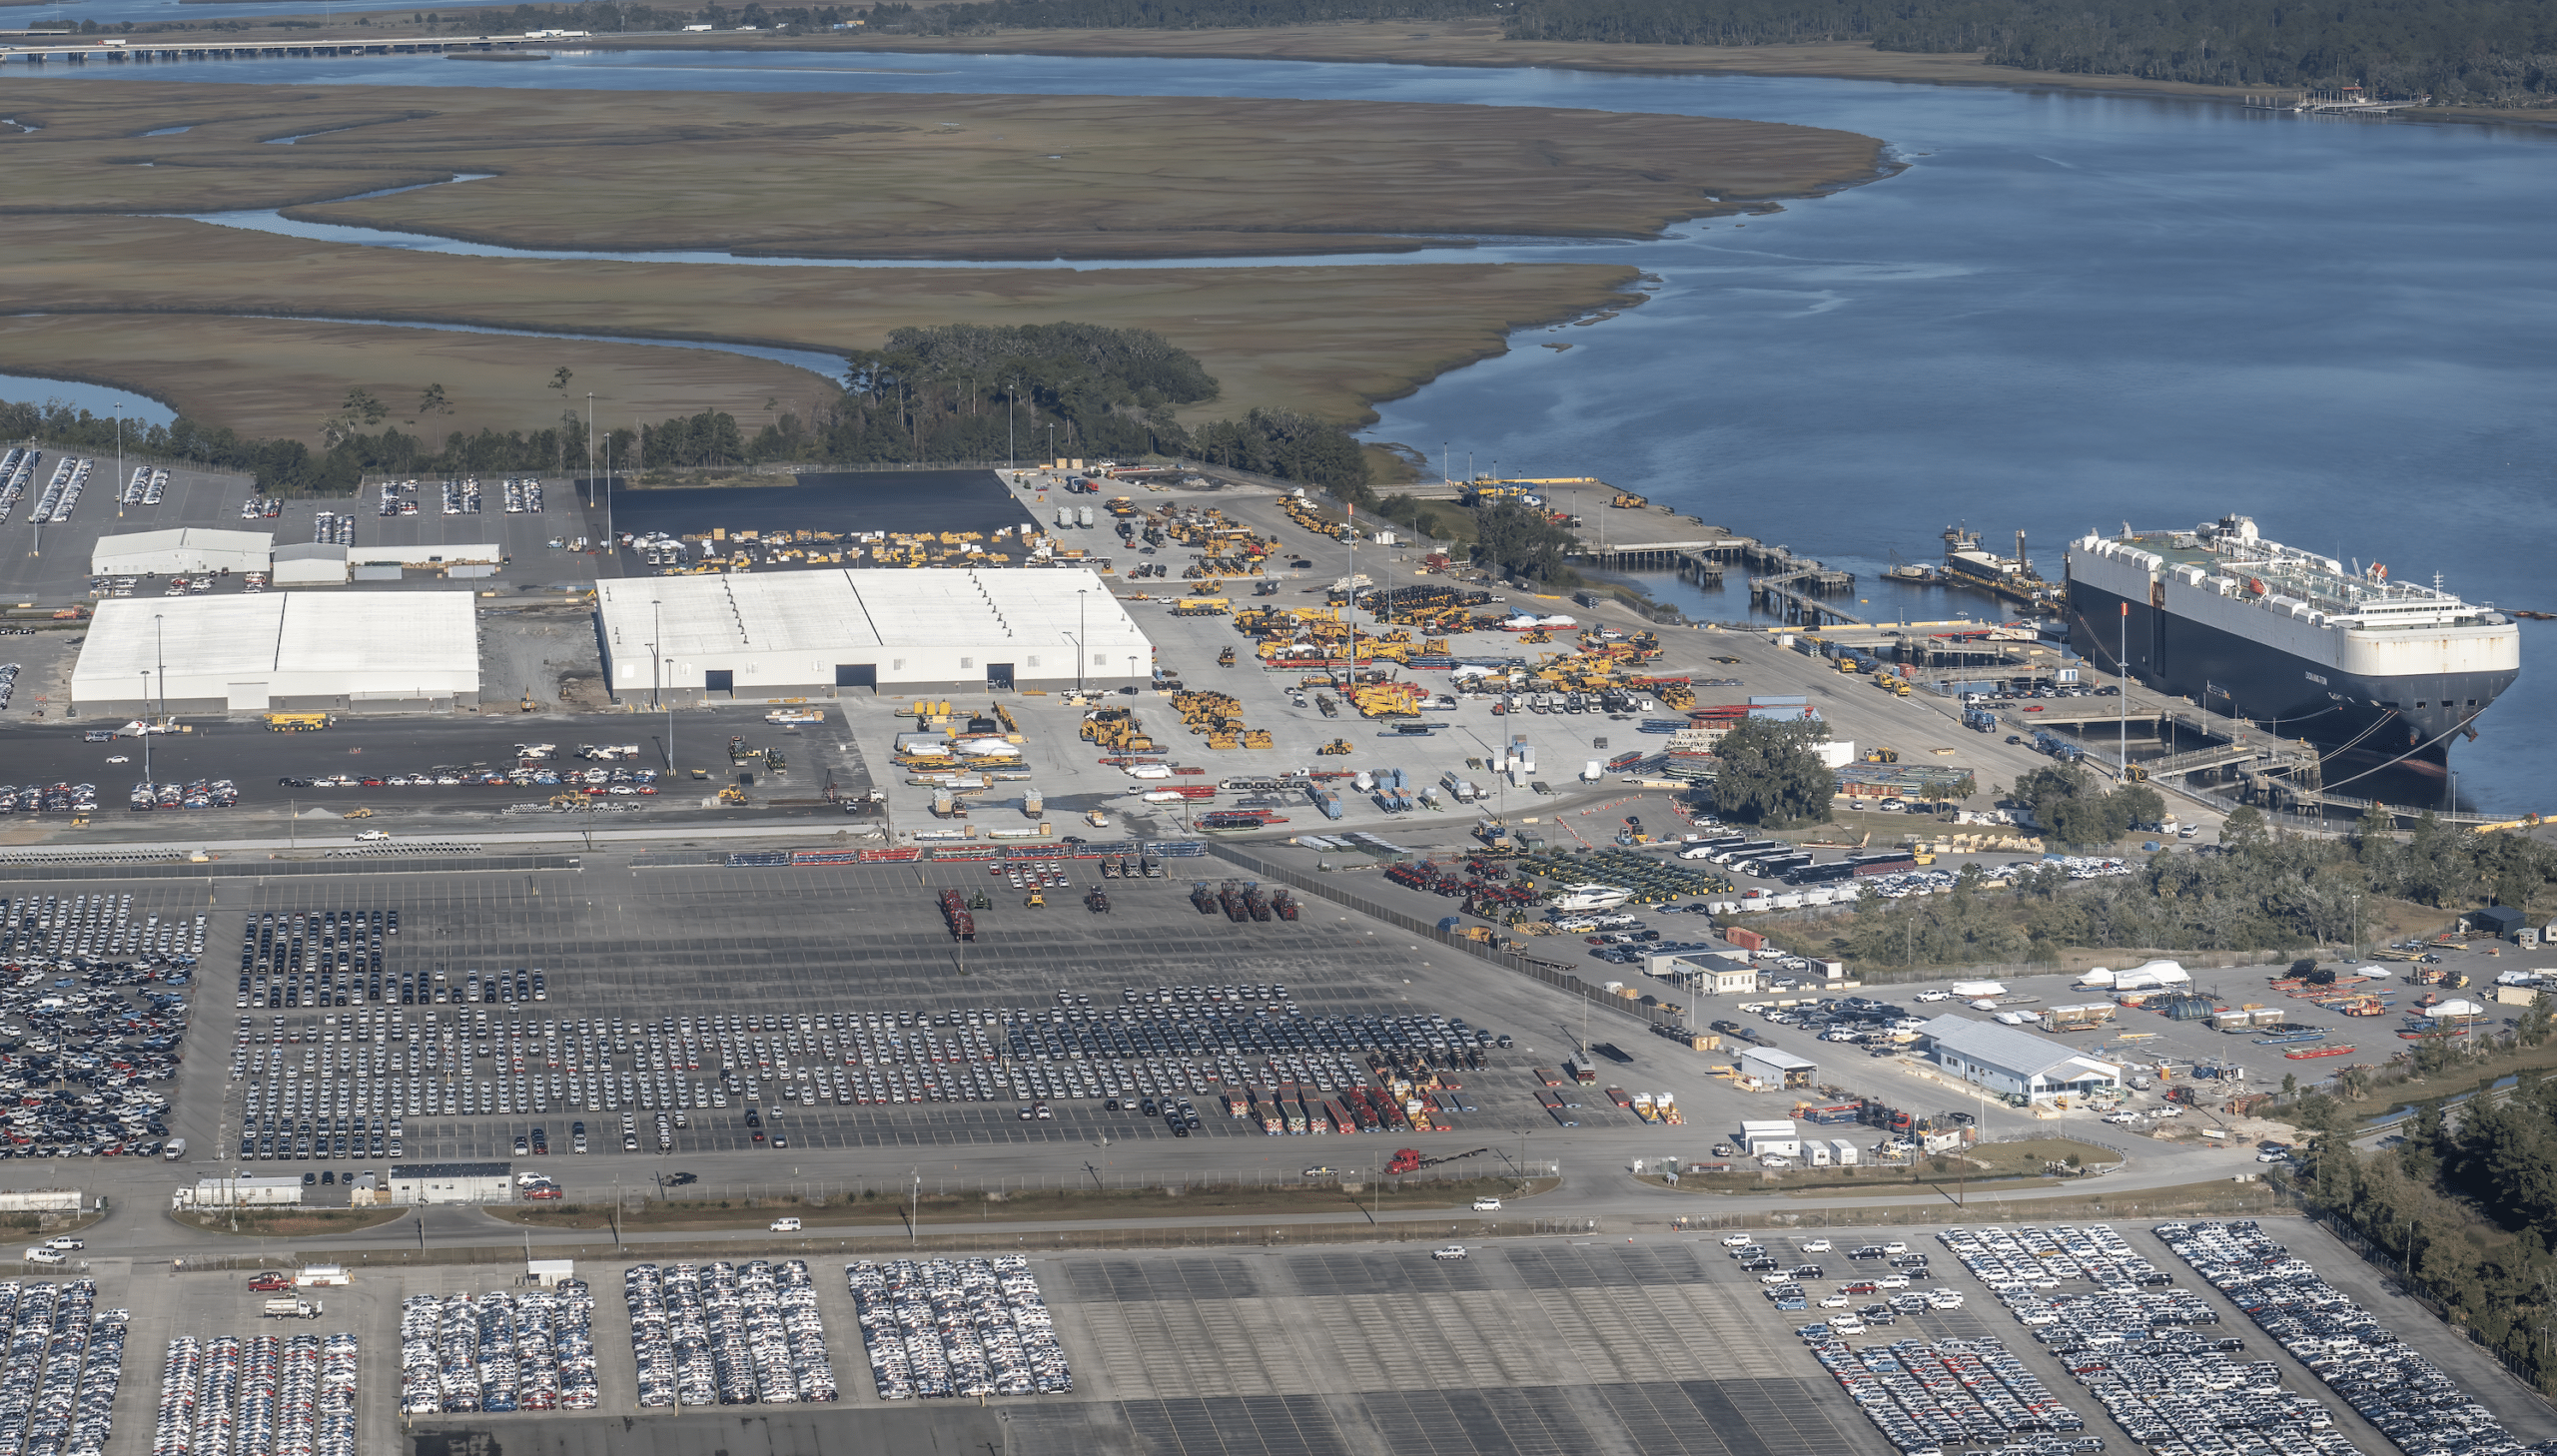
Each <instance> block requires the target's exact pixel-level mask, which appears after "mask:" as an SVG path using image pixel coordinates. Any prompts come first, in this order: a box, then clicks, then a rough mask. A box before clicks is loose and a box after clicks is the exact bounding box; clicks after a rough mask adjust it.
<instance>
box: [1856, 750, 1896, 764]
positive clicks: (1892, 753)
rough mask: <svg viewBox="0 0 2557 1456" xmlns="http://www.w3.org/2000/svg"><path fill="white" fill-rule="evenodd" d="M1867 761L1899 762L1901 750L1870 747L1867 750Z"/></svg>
mask: <svg viewBox="0 0 2557 1456" xmlns="http://www.w3.org/2000/svg"><path fill="white" fill-rule="evenodd" d="M1865 762H1867V763H1898V762H1900V750H1899V749H1897V748H1868V749H1866V750H1865Z"/></svg>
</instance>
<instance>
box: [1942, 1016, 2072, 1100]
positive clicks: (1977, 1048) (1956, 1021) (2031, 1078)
mask: <svg viewBox="0 0 2557 1456" xmlns="http://www.w3.org/2000/svg"><path fill="white" fill-rule="evenodd" d="M1918 1035H1919V1037H1920V1038H1921V1039H1923V1041H1924V1043H1925V1045H1926V1047H1927V1050H1928V1053H1929V1055H1930V1056H1931V1057H1932V1058H1933V1059H1934V1061H1935V1064H1936V1066H1937V1067H1938V1068H1939V1069H1941V1070H1942V1071H1943V1072H1944V1073H1945V1074H1946V1075H1947V1076H1949V1077H1953V1078H1957V1079H1959V1080H1961V1081H1963V1082H1967V1083H1971V1084H1972V1085H1974V1086H1976V1087H1979V1088H1981V1089H1983V1090H1985V1091H1987V1092H1991V1093H1992V1094H1994V1095H1997V1096H2000V1097H2004V1098H2007V1099H2010V1100H2018V1099H2021V1100H2024V1101H2028V1102H2038V1101H2045V1100H2048V1099H2050V1098H2052V1097H2059V1096H2066V1095H2069V1094H2070V1093H2073V1092H2075V1093H2079V1094H2082V1095H2083V1094H2085V1093H2087V1092H2095V1091H2096V1090H2098V1089H2100V1088H2113V1087H2120V1086H2121V1085H2122V1068H2121V1066H2120V1065H2119V1064H2116V1063H2111V1062H2099V1061H2097V1060H2096V1059H2095V1058H2093V1057H2087V1056H2082V1055H2081V1054H2079V1053H2076V1052H2072V1051H2071V1050H2069V1048H2067V1047H2066V1046H2063V1045H2062V1044H2060V1043H2058V1042H2053V1041H2048V1040H2045V1039H2044V1038H2042V1037H2040V1036H2038V1035H2036V1034H2034V1033H2032V1032H2028V1031H2024V1030H2023V1029H2021V1028H2017V1027H2002V1026H1999V1025H1998V1024H1997V1023H1995V1022H1976V1021H1973V1020H1971V1019H1970V1018H1969V1017H1958V1016H1941V1017H1937V1018H1936V1019H1935V1020H1933V1021H1931V1022H1928V1023H1927V1024H1926V1025H1925V1026H1922V1027H1920V1028H1919V1029H1918Z"/></svg>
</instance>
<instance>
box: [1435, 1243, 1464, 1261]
mask: <svg viewBox="0 0 2557 1456" xmlns="http://www.w3.org/2000/svg"><path fill="white" fill-rule="evenodd" d="M1429 1256H1430V1257H1431V1258H1433V1259H1460V1258H1463V1257H1464V1256H1465V1246H1464V1245H1463V1244H1461V1243H1451V1244H1449V1245H1447V1246H1446V1247H1445V1248H1440V1249H1432V1250H1430V1252H1429Z"/></svg>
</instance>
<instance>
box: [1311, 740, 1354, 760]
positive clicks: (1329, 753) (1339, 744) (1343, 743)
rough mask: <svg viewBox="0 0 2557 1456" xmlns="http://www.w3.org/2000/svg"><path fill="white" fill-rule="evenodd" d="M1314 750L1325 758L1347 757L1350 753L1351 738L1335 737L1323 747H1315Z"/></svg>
mask: <svg viewBox="0 0 2557 1456" xmlns="http://www.w3.org/2000/svg"><path fill="white" fill-rule="evenodd" d="M1314 752H1315V753H1317V754H1319V755H1321V756H1322V757H1324V758H1342V757H1346V756H1347V755H1348V753H1349V740H1348V739H1346V738H1335V739H1333V740H1331V741H1330V742H1329V743H1326V744H1324V745H1323V746H1322V747H1320V748H1317V749H1315V750H1314Z"/></svg>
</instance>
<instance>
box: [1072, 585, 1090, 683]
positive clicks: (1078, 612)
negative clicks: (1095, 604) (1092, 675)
mask: <svg viewBox="0 0 2557 1456" xmlns="http://www.w3.org/2000/svg"><path fill="white" fill-rule="evenodd" d="M1091 595H1092V589H1091V588H1090V587H1083V586H1079V587H1076V588H1075V696H1077V697H1081V696H1083V654H1084V645H1083V643H1084V606H1085V602H1086V599H1087V598H1089V597H1090V596H1091Z"/></svg>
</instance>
